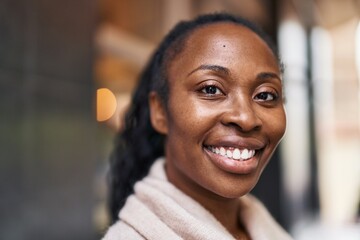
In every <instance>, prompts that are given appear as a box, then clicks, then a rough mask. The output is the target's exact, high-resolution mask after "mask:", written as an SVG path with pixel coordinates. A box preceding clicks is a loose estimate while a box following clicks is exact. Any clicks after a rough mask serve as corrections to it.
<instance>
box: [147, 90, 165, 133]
mask: <svg viewBox="0 0 360 240" xmlns="http://www.w3.org/2000/svg"><path fill="white" fill-rule="evenodd" d="M149 107H150V121H151V125H152V126H153V128H154V129H155V130H156V131H158V132H159V133H161V134H165V135H166V134H167V133H168V119H167V115H166V110H165V107H164V104H163V102H162V101H161V99H160V96H159V95H158V94H157V93H156V92H154V91H152V92H150V94H149Z"/></svg>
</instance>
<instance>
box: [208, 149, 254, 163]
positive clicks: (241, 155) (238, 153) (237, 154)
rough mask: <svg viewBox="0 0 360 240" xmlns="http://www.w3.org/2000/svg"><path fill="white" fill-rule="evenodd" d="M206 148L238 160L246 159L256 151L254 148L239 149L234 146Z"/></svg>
mask: <svg viewBox="0 0 360 240" xmlns="http://www.w3.org/2000/svg"><path fill="white" fill-rule="evenodd" d="M207 149H208V150H210V151H211V152H213V153H215V154H218V155H220V156H223V157H227V158H229V159H233V160H239V161H246V160H248V159H250V158H252V157H253V156H254V155H255V153H256V151H255V150H254V149H246V148H245V149H239V148H234V147H215V146H207Z"/></svg>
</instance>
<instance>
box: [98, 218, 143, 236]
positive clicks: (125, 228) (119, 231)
mask: <svg viewBox="0 0 360 240" xmlns="http://www.w3.org/2000/svg"><path fill="white" fill-rule="evenodd" d="M121 239H134V240H144V239H145V238H144V237H142V236H141V235H140V234H139V233H138V232H137V231H135V230H134V229H133V228H132V227H131V226H129V225H128V224H126V223H125V222H123V221H118V222H116V223H115V224H114V225H112V226H111V227H110V228H109V229H108V230H107V232H106V234H105V236H104V237H103V238H102V240H121Z"/></svg>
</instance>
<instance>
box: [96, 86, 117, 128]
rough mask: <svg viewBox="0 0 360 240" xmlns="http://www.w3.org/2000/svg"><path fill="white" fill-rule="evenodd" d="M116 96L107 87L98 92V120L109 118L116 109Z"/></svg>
mask: <svg viewBox="0 0 360 240" xmlns="http://www.w3.org/2000/svg"><path fill="white" fill-rule="evenodd" d="M116 105H117V103H116V98H115V96H114V94H113V93H112V92H111V91H110V90H109V89H107V88H100V89H98V90H97V92H96V120H97V121H99V122H103V121H106V120H109V119H110V118H111V117H112V116H113V115H114V113H115V110H116Z"/></svg>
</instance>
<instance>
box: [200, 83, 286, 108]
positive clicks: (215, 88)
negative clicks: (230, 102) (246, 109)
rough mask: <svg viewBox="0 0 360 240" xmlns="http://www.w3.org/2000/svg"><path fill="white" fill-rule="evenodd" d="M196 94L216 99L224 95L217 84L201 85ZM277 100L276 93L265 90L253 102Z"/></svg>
mask: <svg viewBox="0 0 360 240" xmlns="http://www.w3.org/2000/svg"><path fill="white" fill-rule="evenodd" d="M211 90H212V91H215V92H214V93H210V92H209V91H211ZM198 92H199V93H201V94H203V95H205V96H206V97H216V96H224V95H225V93H224V92H223V90H222V89H221V88H220V87H219V86H218V85H217V84H213V83H210V84H209V83H203V84H201V86H200V87H199V90H198ZM264 95H265V96H264ZM268 98H270V99H268ZM278 99H279V95H278V93H277V92H275V91H271V90H270V91H268V90H265V91H262V92H259V93H257V94H256V95H255V97H254V100H257V101H259V102H267V103H270V102H275V101H277V100H278Z"/></svg>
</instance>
